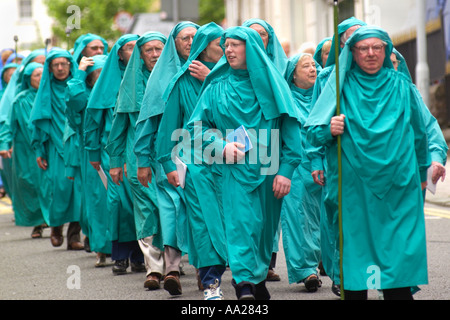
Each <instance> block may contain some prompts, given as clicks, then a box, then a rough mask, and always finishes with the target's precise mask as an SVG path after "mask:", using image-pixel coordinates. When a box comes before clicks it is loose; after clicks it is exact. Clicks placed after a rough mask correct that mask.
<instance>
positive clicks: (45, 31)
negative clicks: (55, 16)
mask: <svg viewBox="0 0 450 320" xmlns="http://www.w3.org/2000/svg"><path fill="white" fill-rule="evenodd" d="M0 21H1V27H2V32H0V47H1V48H13V49H14V48H15V41H14V36H17V37H18V51H19V52H20V51H24V50H30V49H33V48H43V47H44V46H45V40H46V39H49V38H51V37H52V30H51V27H52V22H53V20H52V19H51V18H50V17H49V16H48V14H47V6H46V5H45V4H44V3H43V1H42V0H0Z"/></svg>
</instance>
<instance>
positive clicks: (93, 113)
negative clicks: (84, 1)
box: [84, 34, 145, 275]
mask: <svg viewBox="0 0 450 320" xmlns="http://www.w3.org/2000/svg"><path fill="white" fill-rule="evenodd" d="M138 38H139V36H138V35H134V34H126V35H123V36H121V37H120V38H119V39H118V40H117V41H116V43H115V44H114V46H113V48H112V49H111V52H110V53H109V55H108V59H107V61H106V63H105V65H104V67H103V69H102V72H101V73H100V77H99V79H98V80H97V82H96V84H95V86H94V88H93V90H92V92H91V95H90V97H89V101H88V104H87V107H86V113H85V126H84V140H85V149H86V150H87V151H88V157H89V161H90V163H91V164H92V165H93V166H94V168H95V169H97V170H103V172H104V174H105V175H106V177H107V180H108V183H107V192H106V193H107V208H108V214H109V216H110V219H109V226H108V231H109V235H108V236H109V239H110V240H111V241H112V253H111V258H112V260H114V265H113V267H112V271H113V274H115V275H120V274H126V272H127V271H126V270H127V268H128V266H129V265H130V263H131V269H132V271H138V270H139V271H143V270H145V267H144V265H143V260H144V258H143V255H142V252H141V250H140V248H139V245H138V243H137V241H136V226H135V222H134V213H133V202H132V194H131V190H130V185H129V183H128V181H126V180H124V181H123V183H121V185H120V186H119V185H116V184H115V183H114V182H113V181H112V179H111V176H110V175H109V169H110V167H109V161H110V160H109V155H108V153H107V152H106V150H105V147H106V145H107V141H108V136H109V133H110V130H111V124H112V120H113V114H114V108H115V106H116V100H117V94H118V92H119V88H120V83H121V82H122V79H123V75H124V73H125V68H126V65H127V63H128V60H129V58H130V56H131V53H132V50H133V48H134V44H135V43H136V41H137V40H138ZM130 49H131V51H130Z"/></svg>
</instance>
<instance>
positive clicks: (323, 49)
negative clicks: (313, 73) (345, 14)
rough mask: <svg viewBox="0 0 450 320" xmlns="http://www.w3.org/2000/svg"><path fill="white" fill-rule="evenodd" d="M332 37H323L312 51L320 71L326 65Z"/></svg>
mask: <svg viewBox="0 0 450 320" xmlns="http://www.w3.org/2000/svg"><path fill="white" fill-rule="evenodd" d="M332 39H333V38H325V39H323V40H322V41H320V42H319V44H318V45H317V48H316V51H315V52H314V60H316V62H317V63H318V64H319V66H320V69H319V70H318V71H320V70H321V69H323V68H325V66H326V65H327V60H328V56H329V54H330V50H331V41H332Z"/></svg>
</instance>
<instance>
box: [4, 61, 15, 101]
mask: <svg viewBox="0 0 450 320" xmlns="http://www.w3.org/2000/svg"><path fill="white" fill-rule="evenodd" d="M18 67H19V64H17V63H8V64H7V65H5V66H4V67H3V68H2V71H1V74H0V76H1V77H0V80H1V83H2V88H1V89H0V100H1V98H2V96H3V94H4V93H5V91H6V88H7V86H8V83H9V82H10V80H11V77H12V74H11V76H10V77H9V79H8V80H6V77H7V76H6V73H7V71H8V70H9V72H12V73H14V72H15V71H16V69H17V68H18Z"/></svg>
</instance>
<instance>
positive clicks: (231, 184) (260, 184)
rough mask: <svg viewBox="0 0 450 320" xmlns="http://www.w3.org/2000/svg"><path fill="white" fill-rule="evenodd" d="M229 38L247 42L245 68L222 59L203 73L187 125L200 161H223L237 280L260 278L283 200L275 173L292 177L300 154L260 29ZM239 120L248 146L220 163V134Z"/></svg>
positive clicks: (289, 102)
mask: <svg viewBox="0 0 450 320" xmlns="http://www.w3.org/2000/svg"><path fill="white" fill-rule="evenodd" d="M227 38H233V39H238V40H242V41H245V42H246V57H247V60H246V61H247V69H245V70H234V69H232V68H230V65H229V64H228V62H227V60H226V57H223V58H222V59H221V60H220V61H219V62H218V64H217V65H216V67H215V68H214V69H213V70H212V72H211V73H210V74H209V75H208V77H207V78H206V79H205V82H204V84H203V87H202V92H201V95H200V97H199V101H198V103H197V106H196V108H195V110H194V112H193V114H192V116H191V119H190V120H189V122H188V125H187V128H188V130H189V132H190V133H191V136H192V137H193V141H194V143H198V141H200V142H203V150H204V151H203V156H204V161H205V162H206V163H214V161H216V163H219V164H220V163H221V171H222V191H221V193H222V199H223V201H222V204H223V214H224V222H225V232H226V239H227V250H228V259H229V266H230V269H231V272H232V274H233V279H234V280H235V281H236V283H237V284H239V283H241V282H243V281H246V282H251V283H254V284H258V283H261V282H262V281H264V280H265V279H266V276H267V272H268V269H269V263H270V260H271V257H272V251H273V242H274V238H275V234H276V232H277V230H278V226H279V221H280V210H281V199H276V198H275V196H274V193H273V190H272V185H273V181H274V178H275V176H276V175H281V176H284V177H287V178H288V179H291V178H292V174H293V172H294V170H295V168H296V167H297V166H298V165H299V163H300V160H301V144H300V139H299V137H300V136H301V133H300V115H299V112H298V110H297V108H296V107H295V105H294V101H293V98H292V95H291V93H290V90H289V87H288V85H287V83H286V81H285V80H284V78H283V76H282V75H281V73H280V72H278V70H277V69H276V67H275V66H274V64H273V63H272V62H271V61H270V60H269V58H268V56H267V54H266V52H265V50H264V46H263V42H262V40H261V37H260V36H259V34H258V33H257V32H256V31H254V30H253V29H250V28H248V27H234V28H230V29H228V30H226V32H225V34H224V35H223V36H222V39H221V44H224V42H225V40H226V39H227ZM241 125H243V126H244V127H245V128H246V129H247V132H248V133H249V136H250V141H251V142H252V145H253V149H251V150H249V151H248V152H247V153H246V155H245V158H244V160H243V161H242V163H236V164H224V163H223V158H222V152H223V149H224V147H225V145H226V143H227V142H226V141H225V140H223V139H222V138H225V136H226V134H227V133H229V132H232V131H233V130H234V129H236V128H238V127H240V126H241ZM210 129H218V130H210ZM211 134H212V135H211ZM195 141H197V142H195ZM268 150H271V152H270V154H271V158H270V159H269V158H268V157H267V155H268ZM255 152H256V153H255ZM210 192H214V190H211V191H210ZM204 196H205V197H208V195H204Z"/></svg>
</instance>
